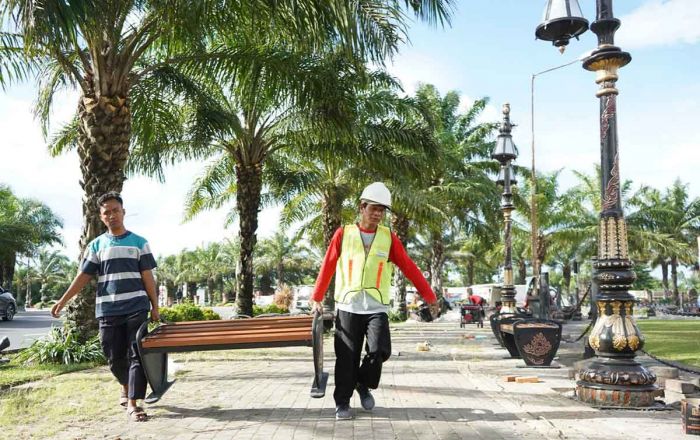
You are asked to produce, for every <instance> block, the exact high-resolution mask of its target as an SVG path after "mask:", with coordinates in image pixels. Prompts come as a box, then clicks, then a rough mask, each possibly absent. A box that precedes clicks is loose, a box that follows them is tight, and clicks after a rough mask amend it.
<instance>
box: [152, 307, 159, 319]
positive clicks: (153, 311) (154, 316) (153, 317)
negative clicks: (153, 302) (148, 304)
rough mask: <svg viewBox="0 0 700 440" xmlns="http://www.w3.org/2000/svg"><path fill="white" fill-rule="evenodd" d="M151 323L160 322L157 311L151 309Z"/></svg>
mask: <svg viewBox="0 0 700 440" xmlns="http://www.w3.org/2000/svg"><path fill="white" fill-rule="evenodd" d="M151 321H153V322H158V321H160V312H159V311H158V309H151Z"/></svg>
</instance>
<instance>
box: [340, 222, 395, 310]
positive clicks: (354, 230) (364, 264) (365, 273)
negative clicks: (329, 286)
mask: <svg viewBox="0 0 700 440" xmlns="http://www.w3.org/2000/svg"><path fill="white" fill-rule="evenodd" d="M390 249H391V232H390V231H389V228H387V227H385V226H378V227H377V232H376V233H375V236H374V240H372V246H370V249H369V252H368V253H367V258H365V247H364V244H363V243H362V237H361V236H360V229H359V228H358V227H357V225H347V226H345V228H344V229H343V243H342V245H341V251H340V258H338V263H337V264H336V272H335V300H336V301H337V302H339V303H346V304H347V303H349V302H351V301H352V298H353V297H354V296H355V295H357V294H358V293H360V292H362V291H363V290H364V291H365V292H367V294H368V295H370V296H371V297H372V298H374V299H375V300H377V301H378V302H380V303H382V304H385V305H388V304H389V300H390V299H391V298H390V292H389V288H390V287H391V275H392V271H393V265H392V264H391V263H390V262H389V250H390ZM353 269H355V270H353ZM358 269H360V270H358Z"/></svg>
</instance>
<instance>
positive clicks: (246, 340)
mask: <svg viewBox="0 0 700 440" xmlns="http://www.w3.org/2000/svg"><path fill="white" fill-rule="evenodd" d="M282 341H298V342H308V343H309V344H310V343H311V332H310V331H298V332H284V333H267V334H257V335H251V334H241V335H221V336H203V337H200V336H199V335H189V336H183V337H177V338H170V337H168V338H155V339H149V338H144V340H143V342H142V347H143V348H156V347H180V346H204V345H235V344H250V343H263V342H282Z"/></svg>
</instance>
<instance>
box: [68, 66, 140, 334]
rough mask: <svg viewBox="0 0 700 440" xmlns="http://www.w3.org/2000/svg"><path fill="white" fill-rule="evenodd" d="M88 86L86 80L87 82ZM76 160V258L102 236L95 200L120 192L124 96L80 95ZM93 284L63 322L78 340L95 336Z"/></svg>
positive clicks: (127, 120)
mask: <svg viewBox="0 0 700 440" xmlns="http://www.w3.org/2000/svg"><path fill="white" fill-rule="evenodd" d="M86 82H88V83H91V80H90V78H87V81H86ZM78 118H79V124H78V157H79V158H80V171H81V173H82V180H81V182H80V186H81V187H82V188H83V191H84V195H83V229H82V233H81V236H80V255H79V257H78V259H79V261H80V260H82V256H83V252H84V250H85V248H86V247H87V245H88V244H89V243H90V242H91V241H92V240H93V239H95V238H96V237H97V236H98V235H100V234H102V233H103V232H105V226H104V224H102V222H101V221H100V211H99V208H98V206H97V203H96V202H97V199H98V197H100V196H101V195H102V194H104V193H106V192H108V191H117V192H121V190H122V186H123V184H124V179H125V178H124V167H125V165H126V161H127V158H128V156H129V143H130V141H131V113H130V112H129V100H128V99H127V98H126V93H121V94H119V93H117V94H115V95H114V96H104V95H101V96H98V94H97V93H92V94H90V95H85V94H84V95H82V96H81V98H80V101H79V103H78ZM95 289H96V286H95V282H94V281H93V282H92V283H90V285H89V286H88V287H86V288H85V289H84V290H83V292H82V293H81V294H80V295H78V296H77V297H75V299H74V301H73V302H72V303H71V304H70V305H69V306H68V308H67V314H66V319H67V321H68V325H70V326H72V327H74V328H75V329H76V330H77V332H78V336H79V338H81V339H85V338H88V337H90V336H92V335H94V334H95V333H96V332H97V320H96V319H95V315H94V309H95Z"/></svg>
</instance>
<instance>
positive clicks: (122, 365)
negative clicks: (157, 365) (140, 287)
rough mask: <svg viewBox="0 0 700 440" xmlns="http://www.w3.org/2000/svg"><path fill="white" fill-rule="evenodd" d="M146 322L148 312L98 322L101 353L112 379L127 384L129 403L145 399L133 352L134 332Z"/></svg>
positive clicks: (136, 355)
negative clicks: (130, 400)
mask: <svg viewBox="0 0 700 440" xmlns="http://www.w3.org/2000/svg"><path fill="white" fill-rule="evenodd" d="M147 319H148V312H138V313H134V314H132V315H120V316H103V317H101V318H100V319H99V321H100V342H101V343H102V351H104V354H105V357H106V358H107V362H108V363H109V369H110V370H112V374H113V375H114V377H116V378H117V380H118V381H119V383H120V384H121V385H126V384H129V393H128V397H129V399H144V398H145V397H146V376H145V375H144V373H143V367H141V358H140V357H139V353H138V350H137V348H136V331H137V330H138V329H139V327H140V326H141V324H143V322H144V321H146V320H147Z"/></svg>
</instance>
